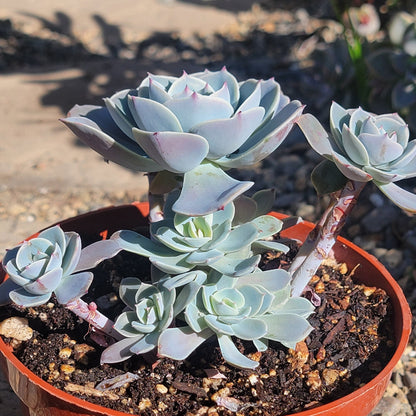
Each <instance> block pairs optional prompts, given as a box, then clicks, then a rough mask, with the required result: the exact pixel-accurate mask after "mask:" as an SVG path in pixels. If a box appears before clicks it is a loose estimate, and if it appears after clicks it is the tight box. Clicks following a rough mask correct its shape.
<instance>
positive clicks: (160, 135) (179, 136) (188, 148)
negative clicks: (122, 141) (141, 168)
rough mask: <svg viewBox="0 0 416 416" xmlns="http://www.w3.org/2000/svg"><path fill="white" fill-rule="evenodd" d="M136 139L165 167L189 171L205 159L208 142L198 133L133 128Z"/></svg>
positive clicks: (181, 171) (175, 170)
mask: <svg viewBox="0 0 416 416" xmlns="http://www.w3.org/2000/svg"><path fill="white" fill-rule="evenodd" d="M133 135H134V138H135V140H136V141H137V142H138V143H139V145H140V146H141V147H142V148H143V149H144V151H145V152H146V153H147V154H148V155H149V157H151V158H152V159H153V160H155V161H156V162H157V163H158V164H159V165H160V166H161V167H162V168H163V169H166V170H168V171H170V172H175V173H184V172H188V171H190V170H192V169H194V168H195V167H197V166H199V164H200V163H201V162H202V161H203V160H204V158H205V156H206V155H207V153H208V150H209V146H208V142H207V141H206V140H205V139H204V138H203V137H202V136H198V135H197V134H191V133H183V132H174V131H161V132H154V133H153V132H148V131H144V130H139V129H136V128H133Z"/></svg>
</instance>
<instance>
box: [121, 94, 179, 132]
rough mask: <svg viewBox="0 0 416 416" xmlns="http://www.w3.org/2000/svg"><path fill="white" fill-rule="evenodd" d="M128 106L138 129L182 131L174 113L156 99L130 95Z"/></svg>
mask: <svg viewBox="0 0 416 416" xmlns="http://www.w3.org/2000/svg"><path fill="white" fill-rule="evenodd" d="M129 106H130V109H131V113H132V115H133V117H134V120H135V121H136V123H137V126H138V127H139V129H140V130H145V131H151V132H155V131H176V132H182V127H181V124H180V123H179V120H178V119H177V118H176V116H175V114H173V113H172V111H170V110H169V109H167V108H166V107H165V106H164V105H162V104H159V103H158V102H157V101H153V100H149V99H148V98H142V97H130V100H129Z"/></svg>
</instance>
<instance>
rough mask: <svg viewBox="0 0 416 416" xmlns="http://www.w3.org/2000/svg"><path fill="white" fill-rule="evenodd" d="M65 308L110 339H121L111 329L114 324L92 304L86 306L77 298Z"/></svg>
mask: <svg viewBox="0 0 416 416" xmlns="http://www.w3.org/2000/svg"><path fill="white" fill-rule="evenodd" d="M65 307H66V308H67V309H69V310H70V311H72V312H73V313H75V315H77V316H79V317H80V318H82V319H84V320H85V321H87V322H88V323H89V324H90V325H91V326H93V327H94V328H96V329H98V330H99V331H100V332H103V333H105V334H106V335H108V336H110V337H111V338H114V339H116V340H120V339H121V338H122V336H121V335H120V334H119V333H118V332H117V331H116V330H115V329H114V328H113V326H114V322H113V321H112V320H111V319H108V318H107V317H106V316H105V315H103V314H102V313H101V312H99V311H98V310H97V305H96V304H95V303H94V302H91V303H90V304H88V303H86V302H84V301H83V300H82V299H79V298H78V299H75V300H73V301H71V302H69V303H67V304H66V305H65Z"/></svg>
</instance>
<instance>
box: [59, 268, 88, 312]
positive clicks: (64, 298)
mask: <svg viewBox="0 0 416 416" xmlns="http://www.w3.org/2000/svg"><path fill="white" fill-rule="evenodd" d="M93 279H94V275H93V274H92V273H90V272H83V273H76V274H72V275H70V276H65V277H64V278H63V279H62V280H61V283H60V284H59V286H58V287H57V288H56V289H55V295H56V300H57V301H58V302H59V303H60V304H61V305H66V304H68V303H69V302H72V301H74V300H76V299H79V298H81V297H82V296H84V295H85V294H86V293H87V292H88V289H89V287H90V285H91V283H92V280H93Z"/></svg>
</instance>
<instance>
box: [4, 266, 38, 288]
mask: <svg viewBox="0 0 416 416" xmlns="http://www.w3.org/2000/svg"><path fill="white" fill-rule="evenodd" d="M3 267H4V269H5V270H6V272H7V274H8V275H9V277H10V279H11V280H13V282H15V283H16V284H17V285H19V286H24V285H25V284H26V283H28V282H30V281H31V280H28V279H26V278H24V277H23V276H22V275H21V273H20V270H19V269H18V268H17V267H16V259H12V260H9V261H8V262H7V263H6V264H5V265H4V266H3ZM32 280H33V279H32Z"/></svg>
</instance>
